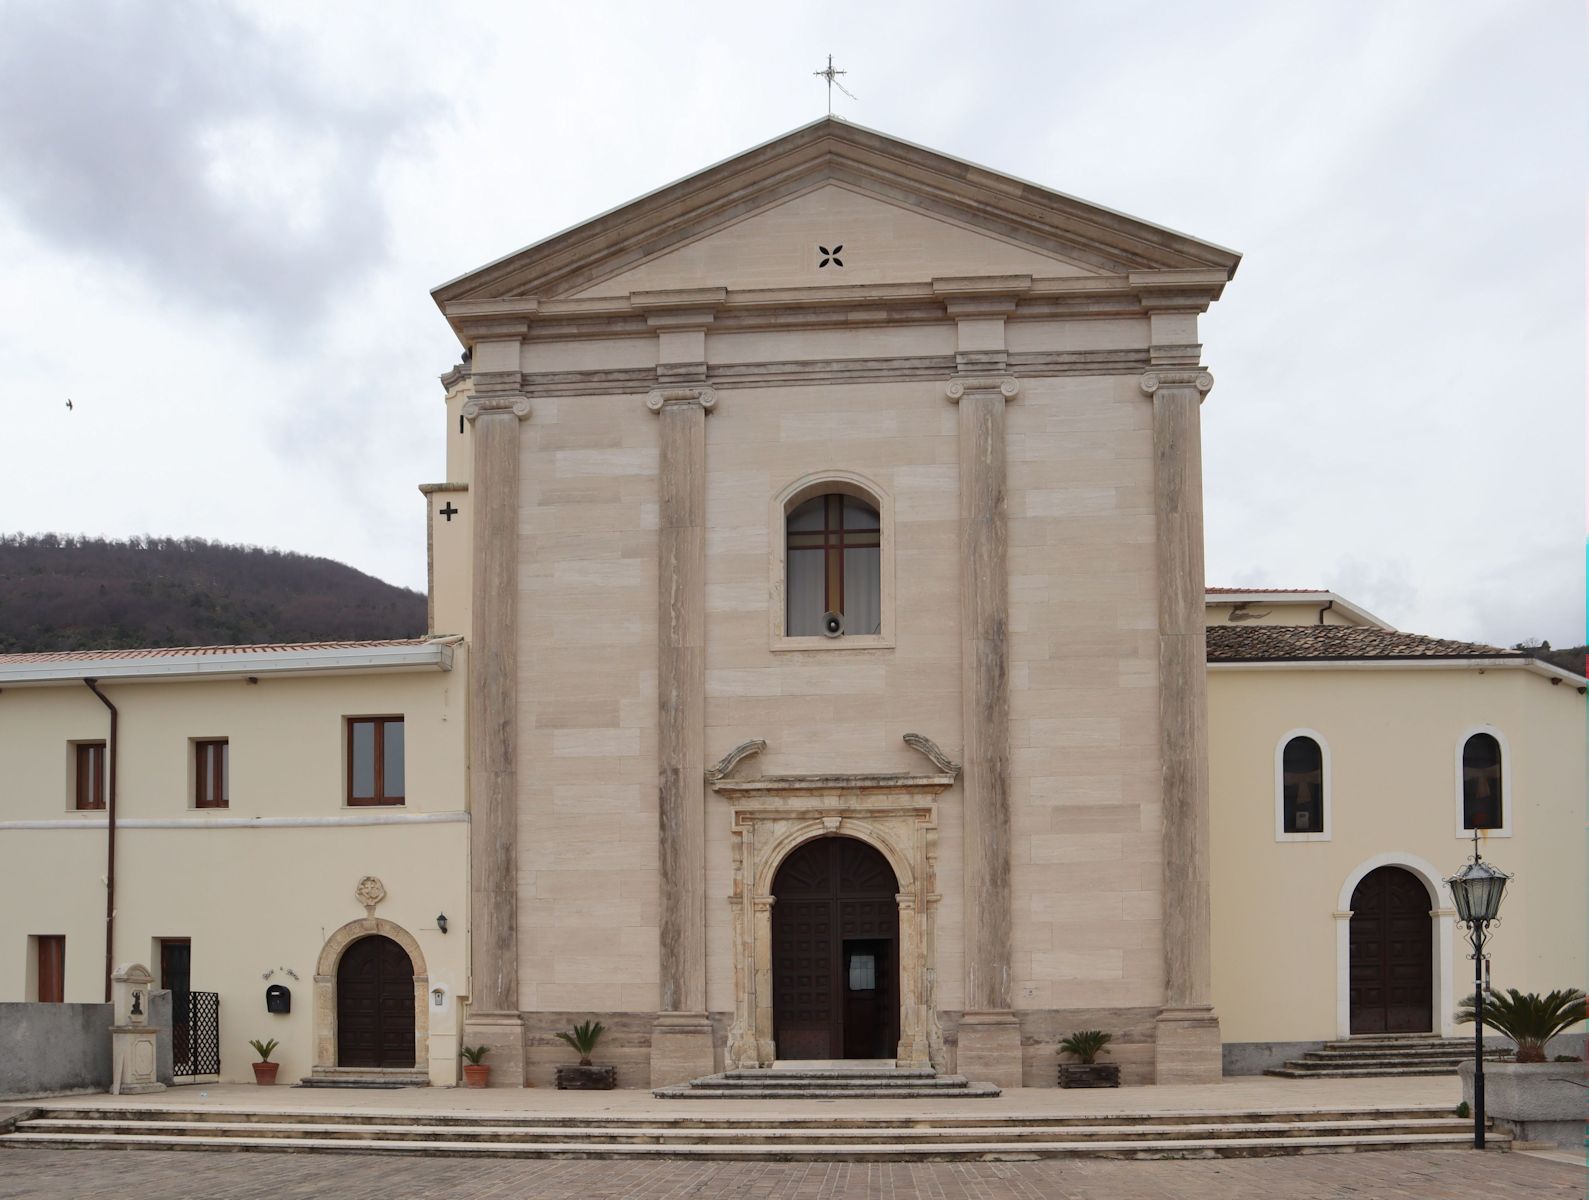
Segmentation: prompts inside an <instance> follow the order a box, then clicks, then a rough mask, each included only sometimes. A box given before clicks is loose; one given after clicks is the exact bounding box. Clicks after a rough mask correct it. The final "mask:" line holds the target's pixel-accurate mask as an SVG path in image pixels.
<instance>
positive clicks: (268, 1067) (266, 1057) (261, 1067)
mask: <svg viewBox="0 0 1589 1200" xmlns="http://www.w3.org/2000/svg"><path fill="white" fill-rule="evenodd" d="M248 1044H249V1045H250V1046H252V1047H253V1048H254V1053H255V1054H257V1055H259V1061H258V1062H257V1063H255V1064H254V1082H255V1083H257V1084H259V1085H260V1086H261V1087H266V1086H268V1085H270V1084H273V1083H275V1082H276V1072H277V1071H279V1070H280V1069H281V1064H280V1063H273V1062H271V1061H270V1056H271V1055H272V1054H274V1053H275V1052H276V1047H277V1046H279V1045H281V1043H280V1042H278V1041H277V1040H276V1039H275V1038H271V1039H270V1040H269V1041H267V1042H262V1041H260V1040H259V1039H258V1038H254V1039H252V1040H251V1041H250V1042H249V1043H248Z"/></svg>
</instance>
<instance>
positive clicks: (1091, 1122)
mask: <svg viewBox="0 0 1589 1200" xmlns="http://www.w3.org/2000/svg"><path fill="white" fill-rule="evenodd" d="M20 1116H21V1119H22V1120H38V1121H45V1120H49V1121H100V1122H109V1123H126V1124H132V1123H148V1124H155V1123H162V1122H173V1123H179V1124H186V1125H206V1124H217V1125H236V1126H240V1127H243V1128H247V1127H249V1126H250V1125H254V1124H262V1125H286V1126H291V1125H322V1124H335V1125H337V1126H338V1127H355V1128H357V1127H369V1126H397V1125H410V1126H411V1125H415V1124H421V1125H426V1126H430V1127H434V1128H437V1129H441V1130H450V1129H456V1128H474V1127H480V1126H490V1127H493V1128H500V1129H508V1130H516V1129H565V1130H575V1129H588V1128H592V1127H597V1126H599V1127H602V1128H611V1129H619V1130H629V1129H642V1130H643V1129H663V1130H680V1131H694V1130H699V1129H727V1130H734V1131H743V1130H751V1131H755V1130H764V1129H779V1130H784V1129H804V1130H812V1131H819V1132H820V1131H825V1130H830V1129H865V1130H868V1131H872V1132H874V1133H883V1134H888V1135H890V1136H892V1135H893V1134H896V1133H899V1132H914V1131H933V1130H939V1129H947V1128H954V1129H977V1128H989V1129H1009V1130H1028V1131H1036V1130H1047V1129H1068V1128H1072V1127H1088V1128H1091V1127H1098V1126H1121V1125H1155V1126H1170V1127H1176V1126H1188V1125H1200V1124H1207V1123H1209V1122H1212V1121H1217V1122H1219V1123H1229V1122H1237V1123H1246V1124H1254V1125H1272V1124H1306V1123H1309V1122H1313V1123H1320V1122H1333V1123H1336V1124H1341V1123H1348V1122H1363V1121H1377V1122H1381V1123H1388V1124H1405V1123H1408V1122H1422V1121H1438V1120H1447V1119H1450V1116H1451V1114H1450V1107H1449V1106H1447V1105H1438V1106H1430V1105H1414V1106H1409V1107H1401V1108H1388V1107H1386V1108H1294V1109H1287V1110H1257V1111H1248V1112H1233V1113H1220V1114H1210V1113H1208V1112H1206V1111H1200V1110H1199V1111H1193V1110H1169V1111H1165V1112H1156V1113H1151V1114H1146V1113H1141V1112H1100V1113H1092V1112H1089V1113H1073V1114H1042V1115H1036V1114H1020V1113H1008V1114H997V1115H985V1114H984V1112H979V1111H978V1110H976V1109H971V1110H967V1111H965V1112H959V1113H954V1114H952V1115H948V1114H946V1115H941V1116H908V1115H907V1116H890V1115H878V1114H873V1113H870V1112H868V1113H865V1114H848V1115H811V1114H809V1113H779V1114H777V1115H776V1116H772V1115H767V1114H757V1115H750V1116H742V1115H737V1114H734V1115H725V1114H714V1115H702V1116H696V1115H693V1114H690V1113H689V1112H688V1111H686V1112H684V1113H682V1114H680V1113H678V1112H677V1110H675V1111H672V1112H669V1113H667V1114H666V1115H663V1114H633V1115H627V1114H621V1113H602V1114H601V1115H600V1116H599V1117H589V1116H552V1115H546V1114H535V1115H533V1116H528V1115H526V1116H513V1115H508V1114H502V1113H488V1114H480V1113H468V1112H454V1113H425V1114H423V1115H415V1116H414V1117H412V1118H404V1117H401V1116H397V1115H394V1114H392V1113H390V1112H387V1113H379V1112H338V1111H335V1110H331V1109H325V1110H321V1111H318V1112H316V1111H302V1110H294V1111H288V1112H260V1111H249V1110H235V1109H210V1108H182V1107H175V1106H163V1107H156V1106H152V1105H140V1106H138V1107H136V1108H107V1107H93V1106H89V1105H83V1106H74V1107H69V1108H68V1107H59V1108H52V1109H44V1110H33V1111H31V1112H24V1113H22V1114H20Z"/></svg>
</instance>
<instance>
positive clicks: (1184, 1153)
mask: <svg viewBox="0 0 1589 1200" xmlns="http://www.w3.org/2000/svg"><path fill="white" fill-rule="evenodd" d="M1471 1136H1472V1135H1471V1132H1469V1131H1467V1130H1464V1131H1463V1132H1460V1133H1459V1132H1456V1131H1451V1132H1439V1133H1389V1134H1377V1133H1358V1134H1350V1135H1346V1136H1314V1135H1307V1134H1303V1135H1299V1136H1295V1137H1283V1138H1276V1137H1273V1136H1265V1137H1232V1138H1218V1137H1185V1138H1167V1137H1161V1138H1156V1139H1153V1140H1143V1141H1129V1140H1123V1139H1119V1138H1111V1139H1075V1140H1035V1139H1034V1140H1028V1141H1024V1142H1021V1143H999V1142H990V1141H986V1140H974V1141H963V1142H955V1141H934V1142H929V1143H921V1144H906V1143H900V1142H897V1141H894V1140H893V1139H888V1140H884V1141H858V1142H848V1143H846V1142H833V1143H813V1142H809V1141H800V1142H788V1143H775V1144H769V1143H766V1142H758V1143H748V1144H744V1145H727V1144H723V1143H701V1144H693V1145H674V1144H669V1145H635V1144H592V1143H590V1142H587V1141H582V1140H570V1141H565V1142H543V1143H539V1144H524V1143H517V1142H500V1141H496V1142H493V1141H481V1142H463V1141H458V1140H456V1139H452V1138H449V1139H446V1140H428V1141H427V1140H414V1141H405V1140H392V1139H385V1138H324V1137H279V1138H271V1137H257V1136H256V1137H241V1136H240V1137H180V1136H170V1135H166V1134H123V1135H99V1134H92V1133H84V1134H71V1133H37V1134H34V1133H25V1132H24V1133H9V1134H5V1135H3V1136H0V1149H11V1150H21V1149H25V1148H27V1147H40V1148H49V1149H76V1148H92V1149H97V1150H112V1149H125V1150H256V1151H277V1152H286V1153H326V1154H418V1155H430V1156H441V1155H446V1156H451V1157H458V1158H494V1157H502V1158H616V1159H623V1158H629V1159H646V1158H650V1159H663V1158H669V1159H695V1160H725V1161H774V1162H776V1161H784V1162H792V1161H812V1162H839V1161H849V1162H855V1161H860V1162H932V1161H1023V1160H1034V1159H1043V1158H1067V1157H1073V1158H1089V1157H1098V1158H1225V1157H1231V1158H1235V1157H1253V1156H1269V1155H1282V1154H1318V1153H1329V1152H1346V1153H1350V1152H1357V1151H1365V1150H1394V1149H1418V1150H1430V1149H1447V1148H1449V1149H1455V1148H1459V1147H1462V1146H1465V1145H1467V1144H1469V1142H1470V1141H1471ZM1491 1143H1492V1145H1494V1146H1495V1148H1496V1149H1504V1148H1506V1146H1507V1145H1508V1144H1509V1139H1508V1138H1507V1137H1506V1135H1505V1134H1501V1133H1496V1134H1492V1135H1491Z"/></svg>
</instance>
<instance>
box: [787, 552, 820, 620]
mask: <svg viewBox="0 0 1589 1200" xmlns="http://www.w3.org/2000/svg"><path fill="white" fill-rule="evenodd" d="M825 557H826V556H825V555H824V554H823V552H822V551H821V550H791V551H789V613H788V627H787V628H786V629H785V630H784V633H785V634H786V635H787V636H789V637H817V636H818V635H820V634H821V633H822V612H823V609H822V598H823V595H824V591H823V577H822V562H823V559H824V558H825Z"/></svg>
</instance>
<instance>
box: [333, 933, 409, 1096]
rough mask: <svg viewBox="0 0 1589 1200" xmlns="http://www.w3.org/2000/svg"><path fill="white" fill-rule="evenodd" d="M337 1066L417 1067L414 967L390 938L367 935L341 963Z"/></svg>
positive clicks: (338, 989)
mask: <svg viewBox="0 0 1589 1200" xmlns="http://www.w3.org/2000/svg"><path fill="white" fill-rule="evenodd" d="M337 1065H338V1066H342V1067H412V1066H413V1065H414V967H413V964H412V963H411V962H410V961H409V957H408V952H407V951H405V950H404V949H403V948H402V947H401V946H399V945H398V944H397V943H396V942H394V941H392V940H391V938H385V937H380V936H373V937H367V938H362V939H360V940H359V941H357V942H354V943H353V945H351V946H349V947H348V949H347V952H346V953H345V954H343V956H342V962H341V963H340V964H339V965H338V967H337Z"/></svg>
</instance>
